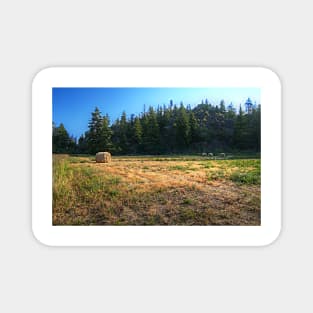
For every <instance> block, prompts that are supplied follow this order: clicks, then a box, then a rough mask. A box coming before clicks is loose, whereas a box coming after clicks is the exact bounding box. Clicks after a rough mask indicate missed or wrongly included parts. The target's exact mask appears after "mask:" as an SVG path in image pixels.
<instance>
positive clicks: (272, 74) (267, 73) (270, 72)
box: [259, 66, 282, 88]
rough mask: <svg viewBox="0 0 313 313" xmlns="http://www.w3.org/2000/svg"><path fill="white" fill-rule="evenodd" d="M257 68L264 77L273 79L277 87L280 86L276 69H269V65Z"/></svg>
mask: <svg viewBox="0 0 313 313" xmlns="http://www.w3.org/2000/svg"><path fill="white" fill-rule="evenodd" d="M259 69H260V70H262V71H263V72H264V74H265V76H266V78H268V79H271V80H273V81H276V83H277V85H278V86H279V88H281V86H282V80H281V78H280V76H279V74H278V73H277V72H276V71H274V70H273V69H271V68H270V67H267V66H260V67H259Z"/></svg>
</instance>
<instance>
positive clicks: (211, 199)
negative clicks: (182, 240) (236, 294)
mask: <svg viewBox="0 0 313 313" xmlns="http://www.w3.org/2000/svg"><path fill="white" fill-rule="evenodd" d="M260 199H261V195H260V160H203V159H201V158H186V157H184V158H178V157H175V158H169V157H167V158H162V157H158V158H155V157H113V159H112V162H111V163H95V161H94V158H92V157H69V156H65V155H63V156H60V155H58V156H54V164H53V224H54V225H260V222H261V218H260Z"/></svg>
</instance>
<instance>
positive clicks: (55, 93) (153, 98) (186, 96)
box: [52, 88, 260, 138]
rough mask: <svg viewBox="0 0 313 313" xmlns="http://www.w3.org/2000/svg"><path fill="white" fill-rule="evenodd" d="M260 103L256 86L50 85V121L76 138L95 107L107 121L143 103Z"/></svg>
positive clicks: (136, 110)
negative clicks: (171, 101)
mask: <svg viewBox="0 0 313 313" xmlns="http://www.w3.org/2000/svg"><path fill="white" fill-rule="evenodd" d="M248 97H249V98H250V99H251V100H252V102H253V103H254V102H256V103H257V104H259V103H260V89H258V88H53V89H52V107H53V121H54V122H55V123H56V125H57V126H58V125H59V124H60V123H63V124H64V126H65V128H66V129H67V131H68V132H69V134H70V135H73V136H74V137H77V138H79V136H80V135H81V134H83V133H84V132H85V131H86V130H87V129H88V121H89V120H90V117H91V112H93V111H94V109H95V107H96V106H97V107H98V108H99V109H100V111H101V113H102V115H105V114H108V115H109V117H110V120H111V123H112V122H114V121H115V120H116V119H117V118H118V117H120V116H121V114H122V112H123V111H125V112H126V114H127V117H130V115H131V114H139V113H141V112H143V108H144V105H146V108H148V107H149V106H150V105H151V106H153V107H157V106H158V105H161V106H162V105H163V104H165V105H168V104H169V103H170V100H173V102H174V104H175V103H176V104H177V105H179V104H180V102H181V101H182V102H183V104H184V105H188V104H190V105H191V107H194V106H196V105H197V104H199V103H201V101H202V100H204V101H205V99H208V101H209V103H211V104H213V105H218V104H219V103H220V101H221V100H224V101H225V105H226V106H227V105H229V104H230V102H232V103H233V105H234V106H235V107H236V108H238V107H239V105H240V104H242V105H244V103H245V101H246V100H247V98H248Z"/></svg>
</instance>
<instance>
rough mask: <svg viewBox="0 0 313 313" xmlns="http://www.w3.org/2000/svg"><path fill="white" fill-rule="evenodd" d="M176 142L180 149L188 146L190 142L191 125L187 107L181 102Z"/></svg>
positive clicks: (182, 149)
mask: <svg viewBox="0 0 313 313" xmlns="http://www.w3.org/2000/svg"><path fill="white" fill-rule="evenodd" d="M176 142H177V147H178V148H179V150H180V151H184V150H186V149H187V148H188V145H189V142H190V126H189V120H188V115H187V112H186V109H185V108H184V106H183V104H182V103H181V105H180V108H179V110H178V114H177V120H176Z"/></svg>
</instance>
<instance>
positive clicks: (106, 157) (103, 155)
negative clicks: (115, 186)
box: [96, 152, 112, 163]
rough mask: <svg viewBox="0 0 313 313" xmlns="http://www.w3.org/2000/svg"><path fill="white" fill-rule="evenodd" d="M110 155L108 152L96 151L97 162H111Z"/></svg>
mask: <svg viewBox="0 0 313 313" xmlns="http://www.w3.org/2000/svg"><path fill="white" fill-rule="evenodd" d="M111 160H112V157H111V153H110V152H98V153H97V154H96V162H97V163H109V162H111Z"/></svg>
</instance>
